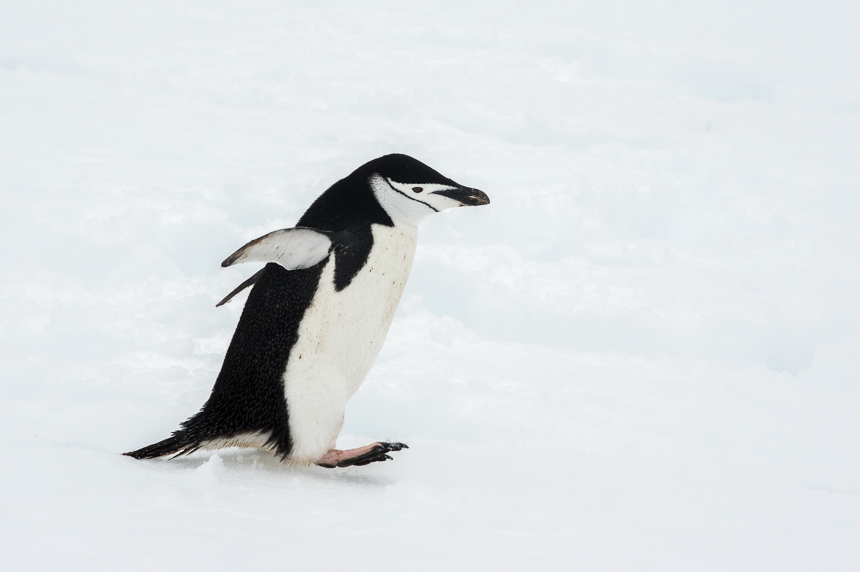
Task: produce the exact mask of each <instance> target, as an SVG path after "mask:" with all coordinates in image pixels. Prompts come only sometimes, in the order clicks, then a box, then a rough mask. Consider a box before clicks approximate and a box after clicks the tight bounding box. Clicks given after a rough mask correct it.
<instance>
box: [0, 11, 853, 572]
mask: <svg viewBox="0 0 860 572" xmlns="http://www.w3.org/2000/svg"><path fill="white" fill-rule="evenodd" d="M858 7H860V4H858V3H857V2H848V1H844V2H830V1H827V0H824V1H819V2H812V1H811V0H809V1H800V2H775V1H770V2H764V1H756V0H752V1H750V0H744V1H740V0H719V1H716V0H713V1H712V0H704V1H699V2H670V1H656V0H655V1H648V2H629V1H628V2H625V1H613V0H604V1H600V2H596V1H595V2H585V1H570V2H561V1H554V2H544V1H540V0H531V1H530V2H507V1H499V2H487V1H483V2H464V1H462V0H458V1H453V0H451V1H433V2H411V3H405V2H392V1H374V0H371V1H367V2H262V1H261V2H256V1H254V2H226V1H218V0H215V1H212V0H209V1H205V2H204V1H192V2H189V1H184V0H171V1H169V2H167V1H149V2H136V1H131V0H129V1H127V2H91V1H88V0H82V1H77V2H38V1H33V2H29V1H28V2H15V3H13V2H6V3H4V7H3V9H2V17H0V193H2V195H0V198H2V207H0V245H2V246H0V248H2V256H3V262H4V264H3V266H2V269H0V357H2V359H0V383H2V394H0V439H2V447H3V449H2V450H3V464H2V466H3V471H2V477H0V506H2V511H0V515H2V516H0V538H2V553H3V568H4V569H5V570H87V571H92V570H128V571H134V570H182V571H193V570H309V569H319V568H323V567H325V568H335V569H339V570H379V571H384V570H398V571H402V570H596V571H607V570H637V571H638V570H653V571H661V572H663V571H675V570H678V571H681V570H696V571H718V570H719V571H722V570H731V571H738V570H753V571H763V570H774V571H787V570H828V571H835V570H840V571H841V570H856V569H857V563H858V562H860V542H858V538H860V448H858V435H860V415H858V412H860V300H858V292H860V265H858V260H860V226H858V221H860V161H858V157H860V74H858V73H857V70H860V34H858V33H857V30H858V29H860V8H858ZM390 152H402V153H407V154H410V155H412V156H414V157H416V158H418V159H420V160H421V161H424V162H426V163H427V164H429V165H430V166H432V167H434V168H435V169H437V170H439V171H440V172H442V173H443V174H445V175H446V176H448V177H451V178H453V179H454V180H456V181H458V182H460V183H463V184H465V185H470V186H474V187H476V188H479V189H482V190H484V191H486V192H487V194H488V195H489V196H490V198H491V199H492V204H491V205H489V206H487V207H480V208H474V209H458V210H457V211H454V212H445V213H441V214H439V215H434V216H433V217H430V218H428V220H426V221H425V222H424V223H423V224H422V228H421V236H420V239H419V246H418V252H417V255H416V260H415V266H414V270H413V273H412V277H411V280H410V282H409V284H408V287H407V290H406V294H405V297H404V301H403V303H402V304H401V307H400V309H399V311H398V314H397V317H396V319H395V322H394V325H393V327H392V330H391V332H390V334H389V337H388V341H387V343H386V346H385V347H384V349H383V351H382V353H381V355H380V357H379V359H378V361H377V363H376V366H375V367H374V369H373V370H372V371H371V373H370V375H369V377H368V379H367V381H366V383H365V385H364V386H363V387H362V389H361V390H360V391H359V392H358V394H356V396H355V397H354V399H353V401H352V402H351V403H350V406H349V408H348V410H347V419H346V425H345V428H344V432H343V433H342V435H341V439H340V442H339V444H340V445H341V446H343V447H349V446H357V445H363V444H366V443H369V442H371V441H375V440H379V439H388V440H397V441H404V442H406V443H408V444H409V446H410V449H409V450H407V451H403V452H400V453H397V454H396V459H395V460H394V461H393V462H388V463H380V464H375V465H372V466H368V467H359V468H350V469H339V470H326V469H322V468H316V467H315V468H309V469H290V468H286V467H283V466H280V465H278V464H277V463H276V462H275V460H274V459H273V458H272V457H271V456H269V455H268V454H265V453H260V452H255V451H252V450H236V449H231V450H224V451H219V452H218V453H216V454H213V453H208V454H197V455H195V456H193V457H190V458H185V459H181V460H176V461H163V460H157V461H150V462H140V461H136V460H133V459H130V458H128V457H122V456H120V455H119V453H121V452H123V451H128V450H132V449H135V448H137V447H140V446H143V445H146V444H148V443H151V442H154V441H156V440H159V439H162V438H165V437H167V435H168V434H169V433H170V432H171V431H172V430H174V429H176V428H177V426H178V424H179V422H181V421H182V420H184V419H186V418H187V417H188V416H190V415H191V414H193V413H195V412H196V411H197V410H198V408H199V407H200V406H201V405H202V403H203V402H204V401H205V399H206V397H207V396H208V393H209V390H210V389H211V386H212V383H213V381H214V378H215V375H216V374H217V372H218V369H219V366H220V363H221V359H222V357H223V354H224V350H225V348H226V347H227V344H228V342H229V339H230V336H231V334H232V332H233V328H234V326H235V324H236V322H237V320H238V316H239V313H240V311H241V307H242V304H243V302H244V299H245V296H246V294H245V293H243V294H241V295H240V296H238V297H237V298H236V299H235V300H234V301H233V303H232V304H229V305H227V306H224V307H222V308H218V309H216V308H215V307H214V305H215V303H216V302H217V301H218V300H220V299H221V298H222V297H223V296H224V295H225V294H227V293H228V292H229V291H230V290H232V289H233V288H234V287H235V286H236V285H237V284H239V283H240V282H241V281H242V280H243V279H245V278H247V277H248V276H250V275H251V274H252V273H253V272H254V271H255V270H256V269H257V268H258V267H259V265H254V264H247V265H241V266H238V267H235V268H234V267H231V268H228V269H220V268H219V263H220V262H221V260H223V259H224V258H225V257H226V256H227V255H229V254H230V253H231V252H233V251H235V250H236V249H237V248H238V247H239V246H241V245H242V244H245V243H246V242H248V241H249V240H252V239H254V238H256V237H258V236H261V235H263V234H265V233H267V232H270V231H272V230H276V229H279V228H288V227H291V226H293V225H294V224H295V221H296V219H297V218H298V217H299V216H300V215H301V213H302V212H303V210H304V209H305V208H306V207H307V206H308V205H310V203H311V202H312V200H313V199H314V198H315V197H316V196H317V195H318V194H319V193H320V192H321V191H323V190H324V189H325V188H326V187H327V186H328V185H330V184H331V183H333V182H334V181H335V180H337V179H339V178H341V177H343V176H345V175H346V174H348V173H349V172H350V171H352V170H353V169H354V168H356V167H358V166H359V165H361V164H362V163H364V162H365V161H367V160H369V159H372V158H374V157H377V156H379V155H382V154H385V153H390Z"/></svg>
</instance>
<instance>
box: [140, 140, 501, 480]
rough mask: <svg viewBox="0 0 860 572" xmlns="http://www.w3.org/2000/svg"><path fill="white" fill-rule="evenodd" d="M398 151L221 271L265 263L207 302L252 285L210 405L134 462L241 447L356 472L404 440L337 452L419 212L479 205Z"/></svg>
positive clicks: (409, 256) (403, 271)
mask: <svg viewBox="0 0 860 572" xmlns="http://www.w3.org/2000/svg"><path fill="white" fill-rule="evenodd" d="M489 202H490V199H489V198H488V197H487V195H486V194H485V193H483V192H482V191H479V190H477V189H473V188H470V187H465V186H463V185H460V184H459V183H456V182H454V181H453V180H451V179H449V178H447V177H445V176H443V175H441V174H440V173H439V172H437V171H435V170H434V169H432V168H430V167H428V166H427V165H425V164H424V163H422V162H420V161H418V160H417V159H414V158H412V157H409V156H407V155H402V154H391V155H385V156H383V157H379V158H378V159H374V160H372V161H370V162H368V163H366V164H364V165H362V166H361V167H359V168H358V169H356V170H355V171H354V172H353V173H351V174H350V175H349V176H347V177H346V178H344V179H341V180H340V181H338V182H336V183H335V184H333V185H332V186H331V187H330V188H329V189H328V190H326V191H325V192H324V193H323V194H322V195H320V196H319V197H318V198H317V199H316V200H315V201H314V202H313V204H311V206H310V207H309V208H308V210H307V211H306V212H305V213H304V214H303V215H302V217H301V218H300V219H299V221H298V223H297V225H296V227H294V228H288V229H282V230H276V231H274V232H270V233H269V234H266V235H264V236H261V237H260V238H257V239H256V240H252V241H251V242H249V243H248V244H246V245H244V246H243V247H242V248H240V249H239V250H237V251H236V252H234V253H233V254H231V255H230V256H229V257H227V259H226V260H224V262H222V263H221V266H222V267H228V266H232V265H234V264H239V263H245V262H264V263H265V266H264V267H263V268H262V269H261V270H260V271H259V272H257V273H256V274H254V275H253V276H251V277H250V278H249V279H248V280H246V281H244V282H243V283H242V284H240V285H239V286H238V287H237V288H236V289H235V290H233V291H232V292H231V293H230V294H228V295H227V296H226V297H225V298H224V299H223V300H221V302H219V303H218V304H217V305H218V306H221V305H223V304H225V303H228V302H229V301H230V300H231V299H232V298H233V297H234V296H236V294H238V293H239V292H241V291H242V290H244V289H246V288H249V287H250V288H251V291H250V293H249V295H248V298H247V301H246V302H245V307H244V309H243V310H242V315H241V317H240V319H239V323H238V325H237V326H236V331H235V332H234V334H233V338H232V340H231V342H230V345H229V347H228V349H227V352H226V354H225V356H224V362H223V364H222V367H221V371H220V373H219V374H218V376H217V378H216V380H215V385H214V387H213V388H212V393H211V394H210V396H209V399H208V400H207V401H206V403H205V404H204V405H203V407H202V408H201V409H200V411H199V412H198V413H197V414H195V415H193V416H192V417H190V418H189V419H188V420H187V421H185V422H184V423H182V424H181V425H180V427H179V429H178V430H176V431H175V432H173V434H172V435H171V436H170V437H168V438H167V439H165V440H163V441H159V442H158V443H154V444H152V445H149V446H147V447H143V448H142V449H138V450H136V451H131V452H128V453H124V454H125V455H127V456H129V457H133V458H135V459H151V458H157V457H166V456H171V457H172V458H175V457H178V456H182V455H187V454H189V453H192V452H194V451H197V450H213V449H220V448H224V447H251V448H257V449H261V450H265V451H269V452H271V453H272V454H274V455H276V456H277V457H279V458H280V459H281V460H282V461H283V462H285V463H287V464H290V465H294V466H311V465H318V466H322V467H327V468H334V467H349V466H363V465H367V464H370V463H374V462H380V461H388V460H391V458H392V457H391V456H390V455H388V453H390V452H393V451H399V450H401V449H404V448H407V446H406V445H405V444H403V443H396V442H377V443H372V444H370V445H366V446H364V447H358V448H355V449H349V450H339V449H336V448H335V446H336V442H337V437H338V434H339V433H340V430H341V428H342V427H343V421H344V413H345V410H346V404H347V402H348V401H349V399H350V398H351V397H352V396H353V395H354V394H355V392H356V391H357V390H358V388H359V387H360V386H361V384H362V382H363V381H364V379H365V377H366V376H367V374H368V372H369V371H370V368H371V366H372V365H373V362H374V361H375V360H376V356H377V355H378V354H379V351H380V350H381V349H382V344H383V342H384V341H385V337H386V335H387V333H388V329H389V327H390V326H391V322H392V320H393V319H394V312H395V311H396V309H397V305H398V303H399V302H400V297H401V296H402V294H403V290H404V288H405V286H406V280H407V279H408V278H409V272H410V270H411V268H412V261H413V258H414V256H415V247H416V240H417V238H418V228H417V226H418V224H419V223H420V222H421V221H422V220H423V219H424V218H426V217H427V216H428V215H431V214H434V213H437V212H440V211H443V210H447V209H450V208H457V207H464V206H478V205H486V204H489Z"/></svg>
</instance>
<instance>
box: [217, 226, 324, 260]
mask: <svg viewBox="0 0 860 572" xmlns="http://www.w3.org/2000/svg"><path fill="white" fill-rule="evenodd" d="M331 245H332V242H331V239H330V238H329V237H328V235H327V234H326V233H323V232H320V231H318V230H314V229H312V228H304V227H296V228H285V229H282V230H276V231H274V232H270V233H269V234H266V235H263V236H261V237H260V238H257V239H254V240H252V241H251V242H249V243H248V244H246V245H245V246H243V247H242V248H240V249H239V250H237V251H236V252H234V253H233V254H231V255H230V256H228V257H227V259H226V260H224V262H222V263H221V267H222V268H227V267H228V266H232V265H234V264H240V263H242V262H277V263H278V264H280V265H281V266H283V267H284V268H286V269H287V270H301V269H303V268H310V267H311V266H314V265H315V264H318V263H319V262H322V261H323V260H325V258H326V257H327V256H328V255H329V252H330V251H331Z"/></svg>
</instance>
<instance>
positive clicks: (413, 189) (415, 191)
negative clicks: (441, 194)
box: [412, 187, 424, 193]
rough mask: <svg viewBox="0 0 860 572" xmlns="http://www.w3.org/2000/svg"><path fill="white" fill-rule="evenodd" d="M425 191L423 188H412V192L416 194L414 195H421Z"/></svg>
mask: <svg viewBox="0 0 860 572" xmlns="http://www.w3.org/2000/svg"><path fill="white" fill-rule="evenodd" d="M423 190H424V189H422V188H421V187H412V192H414V193H420V192H421V191H423Z"/></svg>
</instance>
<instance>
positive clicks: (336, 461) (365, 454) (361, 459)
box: [317, 443, 409, 469]
mask: <svg viewBox="0 0 860 572" xmlns="http://www.w3.org/2000/svg"><path fill="white" fill-rule="evenodd" d="M408 448H409V447H408V446H407V445H406V444H405V443H373V444H371V445H365V446H364V447H358V448H357V449H347V450H346V451H341V450H340V449H332V450H331V451H329V452H328V453H326V454H325V455H323V458H322V459H320V460H319V462H318V463H317V465H319V466H320V467H325V468H327V469H334V468H335V467H352V466H357V467H363V466H364V465H369V464H370V463H377V462H382V461H390V460H391V455H387V454H386V453H390V452H392V451H400V450H401V449H408Z"/></svg>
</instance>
